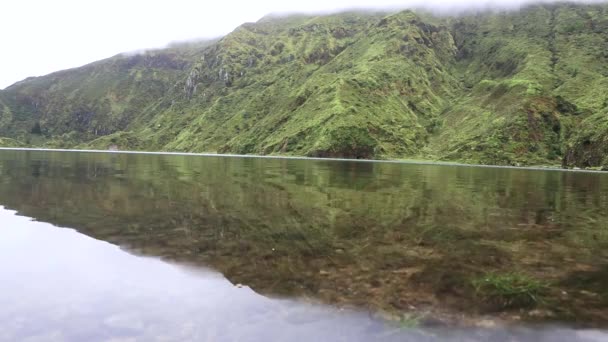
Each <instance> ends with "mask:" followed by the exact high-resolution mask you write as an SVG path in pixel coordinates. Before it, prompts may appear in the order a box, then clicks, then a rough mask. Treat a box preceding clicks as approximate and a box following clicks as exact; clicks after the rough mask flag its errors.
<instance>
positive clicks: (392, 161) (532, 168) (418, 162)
mask: <svg viewBox="0 0 608 342" xmlns="http://www.w3.org/2000/svg"><path fill="white" fill-rule="evenodd" d="M0 151H33V152H79V153H107V154H144V155H168V156H172V155H173V156H194V157H226V158H254V159H284V160H313V161H334V162H357V163H386V164H404V165H438V166H457V167H481V168H495V169H514V170H530V171H560V172H580V173H600V174H602V173H608V172H607V171H601V170H587V169H564V168H561V167H554V166H507V165H485V164H466V163H459V162H448V161H435V160H424V159H384V160H383V159H349V158H319V157H304V156H301V157H298V156H282V155H258V154H226V153H211V152H207V153H195V152H163V151H156V152H154V151H120V150H118V151H112V150H88V149H83V150H79V149H53V148H34V147H0Z"/></svg>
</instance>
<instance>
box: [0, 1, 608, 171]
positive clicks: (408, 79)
mask: <svg viewBox="0 0 608 342" xmlns="http://www.w3.org/2000/svg"><path fill="white" fill-rule="evenodd" d="M606 9H607V6H606V5H571V4H559V5H543V6H540V5H539V6H530V7H527V8H525V9H523V10H521V11H519V12H511V13H485V14H482V15H474V16H463V17H453V18H433V17H430V16H428V15H426V14H425V15H418V14H416V13H414V12H411V11H404V12H400V13H356V12H353V13H341V14H334V15H326V16H306V15H297V16H291V17H282V18H277V17H267V18H264V19H262V20H261V21H259V22H257V23H248V24H244V25H242V26H241V27H239V28H237V29H236V30H235V31H234V32H232V33H231V34H229V35H227V36H226V37H224V38H222V39H220V40H218V41H213V42H201V43H196V44H187V45H180V46H173V47H171V48H168V49H165V50H158V51H152V52H148V53H144V54H140V55H133V56H116V57H113V58H110V59H108V60H104V61H100V62H96V63H93V64H91V65H88V66H85V67H82V68H77V69H73V70H68V71H63V72H59V73H55V74H51V75H49V76H45V77H39V78H33V79H28V80H25V81H23V82H20V83H17V84H16V85H13V86H11V87H9V88H8V89H6V90H5V91H2V92H0V135H4V136H9V137H11V138H16V139H18V140H21V141H25V142H27V143H28V144H29V145H39V146H40V145H44V146H62V147H99V148H104V149H105V148H107V146H106V145H108V144H109V143H111V140H112V139H114V140H115V142H114V143H116V144H117V145H120V146H118V147H119V148H120V149H141V150H172V151H192V152H214V151H216V152H230V153H244V154H287V155H306V156H321V157H350V158H422V159H441V160H453V161H462V162H471V163H481V164H500V165H539V164H544V165H559V164H562V163H563V164H564V165H567V166H579V167H601V166H602V165H604V164H606V163H608V162H607V161H604V159H605V158H604V156H605V155H606V152H605V150H606V146H608V143H606V140H605V139H604V138H603V137H605V136H606V135H605V134H603V133H602V132H604V131H603V130H604V128H602V127H605V125H603V123H602V125H599V126H597V125H594V123H596V122H597V121H601V120H602V118H605V113H606V108H608V97H607V96H606V95H605V89H607V88H608V63H606V62H607V59H608V54H606V52H605V50H606V49H605V48H604V47H605V46H606V44H608V38H606V37H608V16H607V12H606ZM126 136H129V137H130V138H129V139H124V138H125V137H126ZM121 137H122V138H121ZM587 145H592V146H593V148H592V150H593V151H591V152H589V151H588V150H589V149H588V147H587ZM591 154H593V155H591Z"/></svg>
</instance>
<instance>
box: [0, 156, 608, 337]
mask: <svg viewBox="0 0 608 342" xmlns="http://www.w3.org/2000/svg"><path fill="white" fill-rule="evenodd" d="M0 204H2V205H5V206H7V207H9V208H12V209H16V210H19V211H20V212H21V213H22V214H24V215H27V216H31V217H35V218H37V219H39V220H41V221H47V222H51V223H53V224H56V225H60V226H67V227H73V228H76V229H78V230H79V231H80V232H82V233H85V234H87V235H90V236H93V237H95V238H98V239H103V240H106V241H109V242H112V243H115V244H118V245H121V246H123V247H125V248H127V249H129V250H131V251H133V252H136V253H142V254H147V255H155V256H162V257H165V258H168V259H172V260H177V261H182V262H188V263H194V264H200V265H206V266H211V267H213V268H215V269H217V270H219V271H220V272H222V273H223V274H224V275H225V276H226V277H227V278H228V279H230V280H231V281H232V282H234V283H241V284H247V285H249V286H251V287H252V288H253V289H255V290H256V291H258V292H260V293H263V294H268V295H279V296H290V297H294V296H297V297H306V298H310V299H312V300H316V301H321V302H324V303H331V304H338V305H345V306H356V307H362V308H369V309H370V310H373V311H383V312H390V313H393V314H396V316H397V317H404V316H403V314H404V312H406V313H408V312H409V313H411V312H427V311H430V312H432V314H433V315H435V316H438V317H442V319H445V320H447V321H452V322H454V321H462V320H463V316H462V315H461V313H464V314H466V316H465V317H468V318H471V319H472V318H474V317H476V316H478V315H480V314H487V313H492V314H495V315H499V316H501V317H505V318H507V319H517V318H518V317H519V318H521V319H526V320H567V321H570V322H576V323H580V324H584V325H594V326H607V325H608V248H607V247H608V209H607V208H608V175H604V174H585V173H567V172H556V171H530V170H516V169H492V168H471V167H458V166H433V165H407V164H383V163H356V162H335V161H331V162H330V161H310V160H281V159H276V160H275V159H255V158H226V157H193V156H159V155H121V154H87V153H50V152H32V151H27V152H23V151H20V152H17V151H1V152H0ZM488 275H492V276H495V277H498V278H497V279H501V281H504V279H507V280H506V281H508V279H519V280H518V281H521V279H530V281H531V282H538V283H539V284H547V286H546V289H545V286H544V285H543V291H542V300H538V301H536V300H535V301H532V302H527V303H526V305H525V306H522V307H518V306H517V305H504V304H505V303H511V301H513V302H516V301H515V300H514V299H509V298H506V299H504V298H502V300H501V298H500V297H499V298H492V297H491V296H492V295H493V293H495V290H496V288H491V287H490V288H489V290H488V291H487V292H485V293H480V289H483V288H488V287H487V286H475V284H476V281H477V282H478V281H479V279H483V278H484V277H488ZM501 275H504V276H501ZM503 285H504V286H506V288H509V287H514V286H520V285H521V284H508V283H507V284H504V283H501V286H503ZM524 285H525V284H524ZM524 287H525V286H524ZM503 294H504V293H503ZM501 295H502V294H501ZM535 295H538V296H540V295H541V293H540V292H539V293H538V294H536V293H535ZM530 304H533V305H530ZM523 309H525V311H522V310H523ZM409 313H408V314H407V315H409ZM408 317H409V316H408ZM464 320H466V319H464Z"/></svg>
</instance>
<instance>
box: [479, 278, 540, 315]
mask: <svg viewBox="0 0 608 342" xmlns="http://www.w3.org/2000/svg"><path fill="white" fill-rule="evenodd" d="M472 285H473V287H474V288H475V293H476V296H477V297H478V298H479V299H480V300H482V301H483V302H485V303H487V304H491V305H494V306H496V307H498V308H499V309H501V310H502V309H511V308H530V307H534V306H536V305H537V304H539V303H540V302H542V300H543V295H544V294H545V293H546V291H547V288H548V286H547V284H545V283H543V282H541V281H539V280H536V279H534V278H532V277H529V276H527V275H525V274H520V273H506V274H499V273H488V274H485V275H483V276H482V277H479V278H477V279H474V280H473V281H472Z"/></svg>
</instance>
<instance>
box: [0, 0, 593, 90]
mask: <svg viewBox="0 0 608 342" xmlns="http://www.w3.org/2000/svg"><path fill="white" fill-rule="evenodd" d="M547 1H550V0H545V2H547ZM591 1H593V0H591ZM526 2H529V1H528V0H401V1H399V0H305V1H302V0H295V1H290V0H255V1H254V0H199V1H195V0H164V1H157V0H0V37H1V40H0V44H2V48H1V49H0V89H2V88H5V87H6V86H8V85H10V84H12V83H14V82H17V81H19V80H22V79H24V78H26V77H28V76H40V75H45V74H48V73H50V72H53V71H57V70H61V69H66V68H71V67H76V66H80V65H83V64H87V63H89V62H93V61H95V60H99V59H102V58H106V57H110V56H113V55H115V54H117V53H120V52H130V51H134V50H141V49H145V48H155V47H163V46H165V45H166V44H167V43H169V42H173V41H182V40H189V39H195V38H205V37H217V36H220V35H224V34H226V33H229V32H230V31H231V30H233V29H234V28H236V27H237V26H238V25H240V24H242V23H244V22H251V21H256V20H258V19H260V18H261V17H262V16H264V15H266V14H268V13H271V12H273V13H276V12H317V11H336V10H338V9H345V8H380V7H381V8H395V7H399V8H406V7H412V6H420V5H423V6H428V7H431V8H436V9H440V10H443V11H452V10H453V9H461V8H479V7H494V6H499V7H505V6H509V7H513V8H516V7H518V6H520V5H522V4H523V3H526ZM597 2H601V0H598V1H597Z"/></svg>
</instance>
